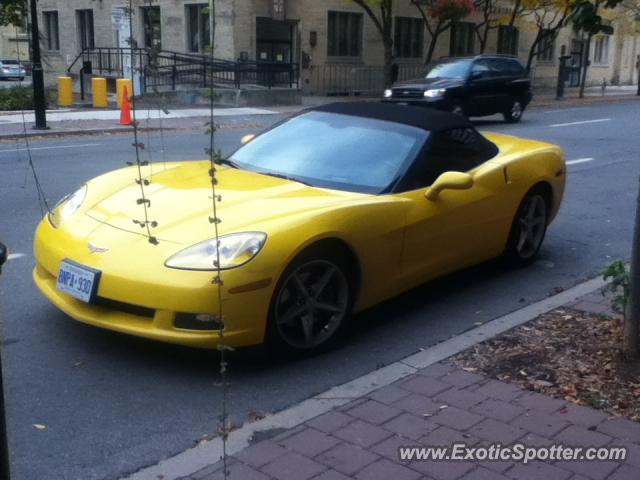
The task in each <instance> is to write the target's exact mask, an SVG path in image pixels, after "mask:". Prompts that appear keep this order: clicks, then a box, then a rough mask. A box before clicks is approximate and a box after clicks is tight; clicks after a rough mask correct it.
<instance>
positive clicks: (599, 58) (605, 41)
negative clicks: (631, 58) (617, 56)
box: [593, 35, 609, 65]
mask: <svg viewBox="0 0 640 480" xmlns="http://www.w3.org/2000/svg"><path fill="white" fill-rule="evenodd" d="M593 63H595V64H598V65H606V64H608V63H609V35H603V36H602V37H598V38H596V43H595V45H594V48H593Z"/></svg>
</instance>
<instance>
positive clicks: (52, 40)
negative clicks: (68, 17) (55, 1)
mask: <svg viewBox="0 0 640 480" xmlns="http://www.w3.org/2000/svg"><path fill="white" fill-rule="evenodd" d="M42 16H43V19H44V35H45V38H44V40H45V45H46V46H47V50H60V35H59V34H58V12H42Z"/></svg>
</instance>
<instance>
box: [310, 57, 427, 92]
mask: <svg viewBox="0 0 640 480" xmlns="http://www.w3.org/2000/svg"><path fill="white" fill-rule="evenodd" d="M423 70H424V65H422V64H420V63H408V64H399V65H398V78H397V80H409V79H411V78H416V77H418V76H419V74H420V73H421V72H422V71H423ZM307 88H308V90H309V92H310V93H311V94H312V95H336V96H343V95H344V96H352V95H362V96H378V95H381V94H382V92H383V91H384V89H385V76H384V67H382V66H369V65H363V64H343V63H327V64H324V65H314V66H312V67H311V69H310V78H309V86H308V87H307Z"/></svg>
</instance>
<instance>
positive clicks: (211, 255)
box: [165, 232, 267, 271]
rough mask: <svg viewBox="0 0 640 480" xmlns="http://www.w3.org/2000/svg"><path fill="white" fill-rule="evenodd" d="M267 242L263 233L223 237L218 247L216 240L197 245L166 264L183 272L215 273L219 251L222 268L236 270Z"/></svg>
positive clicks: (170, 259)
mask: <svg viewBox="0 0 640 480" xmlns="http://www.w3.org/2000/svg"><path fill="white" fill-rule="evenodd" d="M266 240H267V234H266V233H262V232H243V233H232V234H229V235H223V236H221V237H220V238H219V239H218V247H216V240H215V238H212V239H211V240H207V241H204V242H201V243H197V244H196V245H193V246H191V247H189V248H185V249H184V250H182V251H181V252H178V253H176V254H175V255H173V256H172V257H171V258H169V260H167V261H166V262H165V266H167V267H169V268H179V269H181V270H207V271H214V270H217V268H216V267H217V266H216V261H217V260H218V251H219V256H220V268H221V269H222V270H227V269H230V268H236V267H239V266H241V265H244V264H245V263H247V262H248V261H249V260H251V259H252V258H253V257H255V256H256V255H257V254H258V252H259V251H260V250H262V247H263V246H264V242H265V241H266Z"/></svg>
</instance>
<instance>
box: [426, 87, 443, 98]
mask: <svg viewBox="0 0 640 480" xmlns="http://www.w3.org/2000/svg"><path fill="white" fill-rule="evenodd" d="M446 91H447V90H446V89H444V88H434V89H432V90H427V91H426V92H424V96H425V97H427V98H438V97H442V96H444V93H445V92H446Z"/></svg>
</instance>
